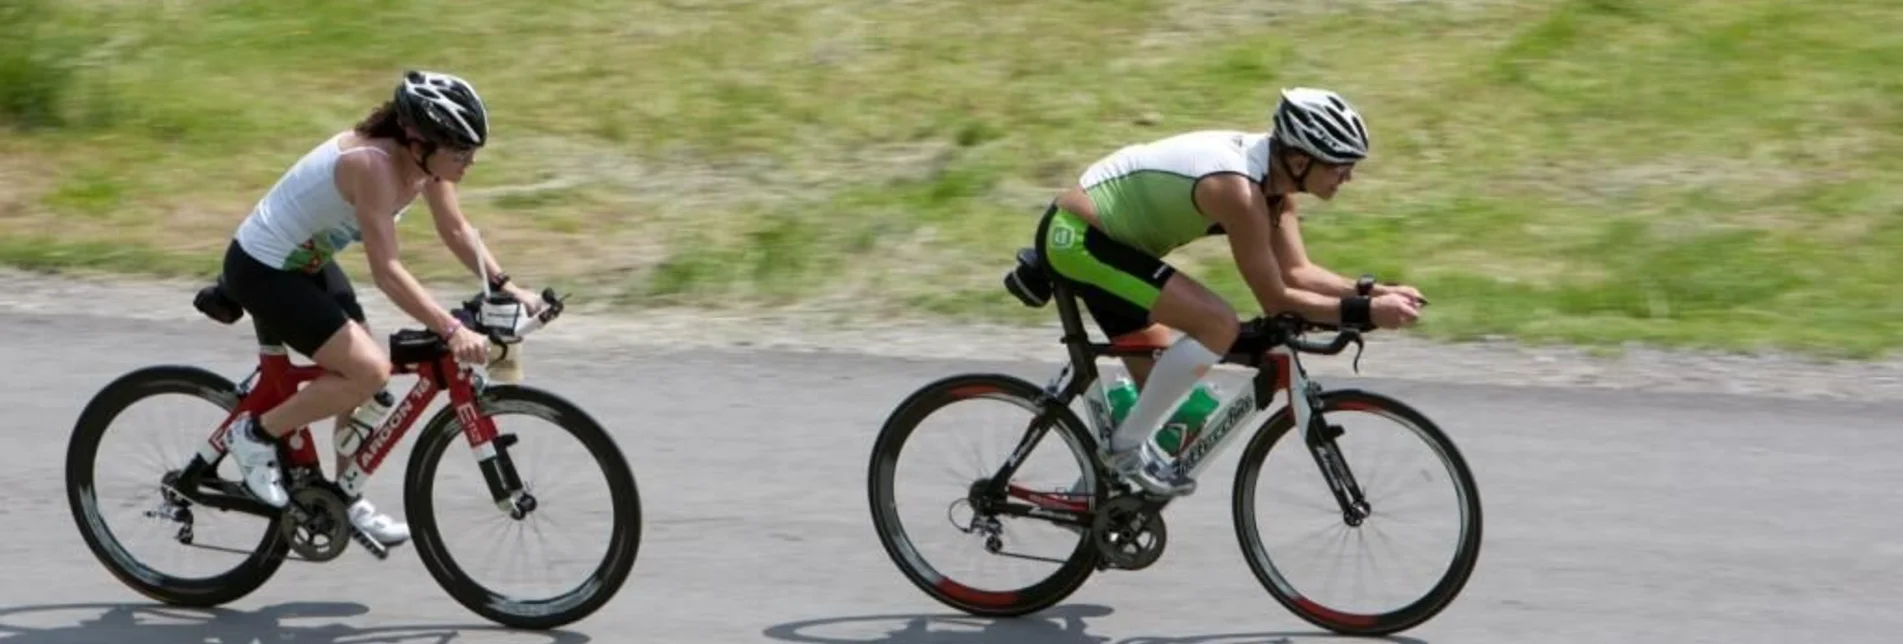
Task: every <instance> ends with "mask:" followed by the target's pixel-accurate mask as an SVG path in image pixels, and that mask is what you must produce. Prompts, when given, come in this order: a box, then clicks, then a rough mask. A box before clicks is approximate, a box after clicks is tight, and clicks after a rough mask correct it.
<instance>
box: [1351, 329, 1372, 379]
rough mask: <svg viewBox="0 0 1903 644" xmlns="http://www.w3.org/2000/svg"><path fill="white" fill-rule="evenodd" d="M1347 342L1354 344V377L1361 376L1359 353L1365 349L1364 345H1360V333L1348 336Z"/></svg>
mask: <svg viewBox="0 0 1903 644" xmlns="http://www.w3.org/2000/svg"><path fill="white" fill-rule="evenodd" d="M1348 341H1349V342H1353V343H1354V344H1355V360H1354V362H1353V366H1354V370H1355V375H1357V376H1359V375H1361V351H1362V350H1363V349H1365V348H1367V347H1366V345H1364V344H1362V342H1361V334H1360V333H1356V334H1353V335H1351V336H1349V340H1348Z"/></svg>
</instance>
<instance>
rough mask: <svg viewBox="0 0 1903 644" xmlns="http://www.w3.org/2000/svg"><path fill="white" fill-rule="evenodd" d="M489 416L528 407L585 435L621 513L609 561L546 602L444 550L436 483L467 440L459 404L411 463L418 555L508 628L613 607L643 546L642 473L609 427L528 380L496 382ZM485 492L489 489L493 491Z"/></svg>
mask: <svg viewBox="0 0 1903 644" xmlns="http://www.w3.org/2000/svg"><path fill="white" fill-rule="evenodd" d="M477 400H478V405H479V406H480V408H481V411H482V413H483V414H484V415H492V414H497V413H499V412H520V413H527V414H529V415H533V416H536V417H538V418H541V419H543V420H547V421H549V422H552V423H554V424H555V426H557V427H560V428H561V429H563V430H564V431H567V432H568V433H569V434H570V435H572V436H574V437H576V438H579V439H581V442H582V444H583V445H585V446H586V447H587V449H588V452H589V455H591V456H593V457H594V460H595V463H596V464H597V465H598V466H599V467H600V468H601V470H602V473H603V474H604V475H606V477H607V479H608V488H609V492H610V494H611V495H612V496H613V507H614V513H615V516H614V518H613V520H612V521H611V525H612V526H613V532H612V534H611V536H610V537H609V544H608V549H607V551H606V552H605V553H604V555H603V558H602V562H601V564H600V565H599V566H597V567H596V568H595V570H594V572H593V573H592V574H591V575H590V578H589V581H588V582H586V583H582V584H579V585H577V586H576V587H575V589H574V590H572V591H570V592H568V593H566V594H564V595H561V596H558V597H555V598H552V599H546V600H537V601H520V600H515V599H511V598H509V597H505V596H503V595H501V594H499V593H496V592H494V591H491V590H489V589H488V588H485V587H483V586H482V585H481V584H479V583H476V581H475V580H474V579H471V578H470V577H469V575H468V574H467V573H465V572H464V571H463V569H462V567H461V566H460V565H458V564H457V563H456V561H455V558H454V557H452V556H451V555H450V553H449V550H448V549H447V548H445V547H444V544H443V538H442V532H441V531H440V528H439V527H438V526H437V522H436V515H435V502H434V500H433V499H432V497H431V493H432V492H434V491H435V486H436V468H437V465H438V464H439V463H441V462H442V457H443V455H444V454H445V453H447V451H448V449H449V447H450V445H452V444H462V445H466V443H462V442H461V441H462V438H463V432H462V423H461V421H459V420H457V418H456V410H455V408H454V407H453V406H445V407H443V408H442V409H441V410H439V411H438V412H437V413H436V415H435V416H434V417H432V418H431V419H430V421H429V424H428V425H426V426H425V427H424V430H423V432H422V435H421V437H420V438H418V440H417V445H416V448H415V449H414V450H413V451H412V452H411V453H410V462H409V466H408V471H407V473H406V476H405V479H406V480H405V481H404V486H403V488H404V489H403V503H404V505H405V510H406V512H407V514H408V515H409V520H410V528H411V536H412V539H413V542H414V543H415V544H416V554H417V557H418V558H420V559H421V560H422V562H423V567H424V568H426V569H428V570H429V572H430V576H431V577H434V578H435V579H436V582H437V583H438V584H439V585H441V586H442V588H443V590H444V591H446V592H448V593H449V595H450V597H452V598H454V599H455V600H456V601H457V602H458V603H460V604H462V605H463V606H464V607H465V608H468V609H469V610H471V611H473V612H475V613H476V614H477V615H481V616H482V617H483V618H485V619H488V620H490V621H493V622H496V623H498V624H501V625H503V626H507V627H510V628H520V629H535V630H546V629H552V628H556V627H559V626H563V625H566V624H570V623H573V622H575V621H578V620H581V619H583V618H585V617H587V616H589V615H591V614H593V613H594V612H595V611H597V610H600V608H601V607H602V606H603V605H606V604H607V603H608V601H609V600H610V599H613V598H614V596H615V594H616V593H617V592H619V591H620V590H621V586H622V585H623V584H624V583H626V581H627V579H628V576H629V575H630V573H632V571H633V569H634V562H635V559H636V558H637V557H638V556H639V552H640V547H641V495H640V489H639V488H638V487H637V486H636V484H635V479H634V472H633V470H632V469H631V468H630V467H629V466H628V462H627V459H626V458H625V457H624V456H623V455H622V453H621V449H620V448H619V447H618V446H616V444H615V441H614V438H613V437H611V436H609V434H608V432H607V430H606V429H603V428H602V426H601V424H600V423H598V422H596V421H595V419H594V418H593V417H591V416H589V415H588V413H587V412H584V411H582V410H581V408H580V407H577V406H576V405H575V404H573V403H571V402H569V401H568V400H567V399H565V398H562V397H561V396H558V395H556V394H554V393H550V392H548V391H544V390H541V389H537V388H533V387H528V386H523V385H500V384H498V385H490V386H489V387H487V388H486V389H484V390H483V392H482V394H481V395H480V396H479V397H478V399H477ZM475 491H478V492H481V493H483V494H487V490H486V489H482V488H478V489H477V490H475Z"/></svg>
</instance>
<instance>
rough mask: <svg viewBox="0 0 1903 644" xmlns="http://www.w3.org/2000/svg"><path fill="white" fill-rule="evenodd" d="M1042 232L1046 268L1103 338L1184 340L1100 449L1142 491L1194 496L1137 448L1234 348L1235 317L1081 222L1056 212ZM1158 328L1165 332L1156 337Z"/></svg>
mask: <svg viewBox="0 0 1903 644" xmlns="http://www.w3.org/2000/svg"><path fill="white" fill-rule="evenodd" d="M1045 225H1046V231H1045V232H1044V234H1043V235H1042V236H1041V238H1040V239H1039V241H1040V242H1041V243H1042V244H1043V246H1044V248H1045V253H1046V257H1048V258H1049V260H1050V262H1051V266H1052V268H1054V269H1055V270H1056V272H1057V273H1058V275H1059V277H1060V278H1062V279H1065V280H1067V281H1069V282H1072V283H1074V284H1076V285H1077V286H1078V291H1079V293H1080V299H1083V300H1084V302H1085V305H1086V306H1088V307H1089V308H1090V310H1091V316H1092V317H1093V318H1095V319H1096V320H1097V322H1098V324H1099V326H1100V327H1101V328H1102V329H1103V331H1104V333H1105V334H1106V335H1108V336H1110V337H1112V338H1120V337H1122V338H1128V337H1131V336H1133V335H1136V334H1152V333H1161V334H1165V337H1166V334H1167V329H1168V328H1176V329H1182V330H1183V332H1184V334H1185V335H1184V337H1183V338H1181V339H1179V340H1177V341H1176V342H1175V343H1172V344H1171V345H1170V346H1169V348H1168V349H1166V350H1165V351H1164V352H1163V353H1162V355H1160V356H1159V357H1158V358H1157V360H1156V361H1155V364H1154V365H1143V367H1144V369H1143V370H1144V375H1145V378H1144V383H1143V386H1142V387H1141V389H1140V390H1139V394H1138V396H1137V403H1136V406H1135V407H1134V408H1132V409H1131V411H1130V414H1129V416H1128V417H1126V418H1125V419H1124V421H1123V423H1122V424H1121V425H1120V426H1119V427H1118V428H1117V431H1116V432H1115V433H1114V434H1113V435H1112V437H1111V440H1110V445H1107V446H1106V447H1107V449H1108V450H1109V451H1110V452H1111V455H1112V457H1113V461H1115V462H1116V464H1117V465H1118V468H1119V469H1122V470H1125V472H1126V474H1131V475H1133V476H1132V478H1135V479H1137V480H1138V482H1139V483H1140V484H1143V485H1144V487H1146V488H1149V489H1151V490H1152V491H1156V492H1165V493H1178V494H1181V493H1187V492H1190V491H1193V490H1194V484H1193V482H1190V481H1188V480H1186V479H1182V478H1180V477H1177V476H1175V475H1174V474H1167V473H1165V470H1166V469H1167V468H1165V467H1163V459H1162V458H1161V457H1160V455H1157V454H1153V453H1151V452H1150V451H1148V450H1143V449H1141V448H1142V447H1143V446H1144V445H1146V444H1147V441H1146V440H1144V439H1145V438H1146V437H1147V436H1148V435H1149V432H1150V431H1151V430H1153V429H1154V428H1155V427H1156V426H1157V425H1160V424H1161V423H1162V422H1163V419H1164V417H1165V416H1166V415H1167V414H1168V413H1169V411H1170V410H1171V409H1173V408H1174V406H1175V404H1176V403H1177V401H1178V400H1180V399H1181V398H1182V397H1183V396H1184V395H1185V394H1188V393H1189V391H1190V389H1191V388H1193V387H1194V386H1195V384H1196V382H1197V381H1199V380H1201V379H1202V377H1203V376H1204V374H1206V373H1207V372H1208V370H1209V368H1210V367H1213V366H1214V365H1215V364H1216V363H1217V362H1218V361H1219V360H1220V359H1221V357H1222V354H1223V353H1224V352H1226V351H1228V349H1229V345H1230V344H1232V343H1233V342H1234V341H1235V338H1236V334H1237V332H1238V330H1239V328H1240V325H1239V323H1238V322H1237V320H1236V316H1235V312H1234V310H1233V309H1231V308H1230V307H1229V305H1228V303H1227V302H1225V301H1223V299H1222V298H1221V297H1218V296H1216V295H1215V293H1213V292H1211V291H1210V290H1209V289H1208V288H1206V287H1204V286H1203V285H1202V284H1200V283H1198V282H1197V281H1196V280H1195V279H1194V278H1191V277H1189V276H1187V275H1183V274H1181V273H1178V272H1177V271H1176V270H1175V268H1174V267H1172V266H1170V265H1169V264H1168V263H1166V262H1163V261H1162V260H1160V259H1157V258H1155V257H1151V256H1149V255H1148V254H1145V253H1143V252H1142V251H1139V250H1137V249H1134V248H1131V247H1129V246H1126V245H1123V244H1120V243H1117V242H1116V241H1115V240H1112V239H1110V238H1109V236H1108V235H1105V234H1104V233H1102V232H1101V231H1098V230H1096V229H1095V228H1092V227H1090V226H1089V224H1087V223H1085V222H1084V221H1083V220H1082V219H1081V218H1079V217H1076V216H1074V215H1071V214H1069V213H1066V212H1063V211H1061V210H1060V211H1057V212H1055V213H1053V214H1052V215H1051V216H1050V217H1049V218H1048V219H1047V221H1046V224H1045ZM1158 325H1161V326H1162V327H1164V329H1162V330H1158V329H1157V328H1156V327H1157V326H1158ZM1126 364H1127V363H1126ZM1145 479H1147V480H1145Z"/></svg>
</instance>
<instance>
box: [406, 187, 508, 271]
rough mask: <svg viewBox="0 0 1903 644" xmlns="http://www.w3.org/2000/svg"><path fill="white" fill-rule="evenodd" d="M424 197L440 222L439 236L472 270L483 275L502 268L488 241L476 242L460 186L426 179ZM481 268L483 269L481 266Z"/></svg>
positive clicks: (464, 264)
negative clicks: (460, 197)
mask: <svg viewBox="0 0 1903 644" xmlns="http://www.w3.org/2000/svg"><path fill="white" fill-rule="evenodd" d="M423 199H424V201H425V202H427V203H428V204H429V209H430V217H431V218H432V219H433V220H434V221H435V222H436V236H437V237H439V238H441V239H442V240H443V245H445V246H448V247H449V252H451V253H455V255H456V259H457V260H460V261H461V262H462V263H463V267H464V268H468V269H469V274H471V275H480V274H483V272H486V273H487V274H489V275H495V274H497V273H501V272H502V266H501V265H499V264H497V263H496V258H495V256H494V255H491V254H489V249H488V248H487V246H486V245H485V244H478V243H476V233H475V230H474V229H473V228H471V227H470V225H469V218H468V217H465V216H464V215H463V210H462V205H461V203H460V202H458V201H457V199H456V186H455V184H453V183H450V182H448V181H425V182H423ZM479 268H480V270H478V269H479Z"/></svg>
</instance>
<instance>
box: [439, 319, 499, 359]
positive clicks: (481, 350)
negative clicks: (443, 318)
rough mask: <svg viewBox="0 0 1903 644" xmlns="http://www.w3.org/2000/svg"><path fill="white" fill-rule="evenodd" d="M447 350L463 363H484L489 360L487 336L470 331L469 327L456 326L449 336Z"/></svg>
mask: <svg viewBox="0 0 1903 644" xmlns="http://www.w3.org/2000/svg"><path fill="white" fill-rule="evenodd" d="M449 351H450V353H452V354H454V355H455V356H456V360H457V361H458V362H461V363H463V364H475V365H479V364H486V363H488V362H489V338H485V337H483V336H482V334H480V333H477V332H475V331H471V330H470V329H469V327H466V326H459V327H456V332H455V333H452V334H450V336H449Z"/></svg>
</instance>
